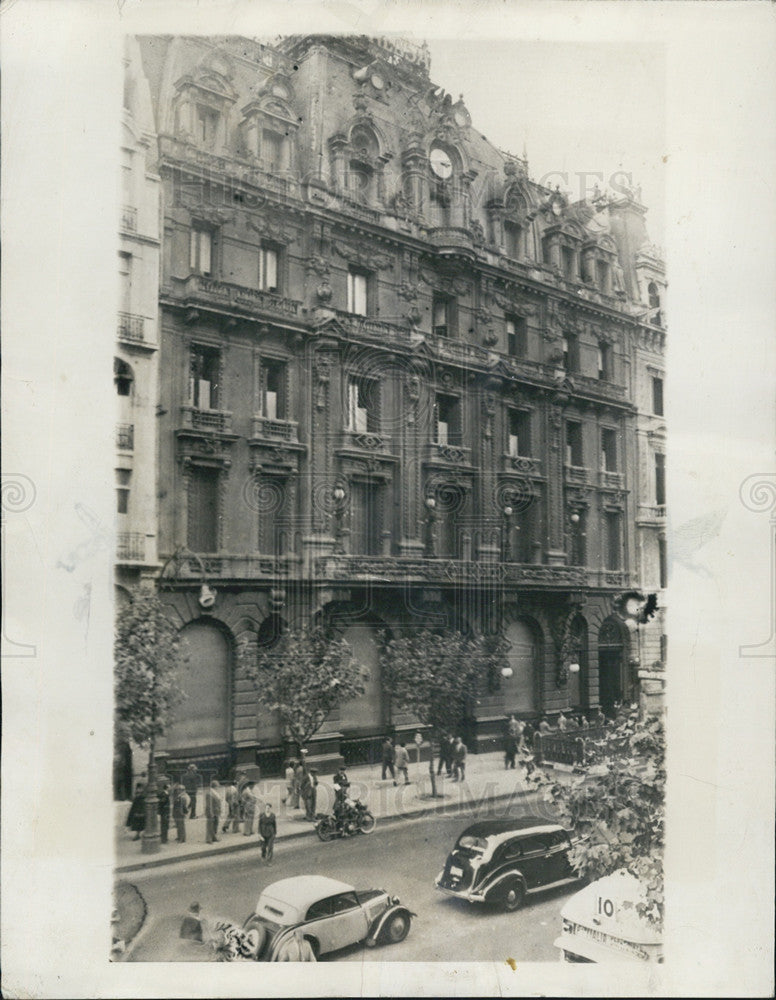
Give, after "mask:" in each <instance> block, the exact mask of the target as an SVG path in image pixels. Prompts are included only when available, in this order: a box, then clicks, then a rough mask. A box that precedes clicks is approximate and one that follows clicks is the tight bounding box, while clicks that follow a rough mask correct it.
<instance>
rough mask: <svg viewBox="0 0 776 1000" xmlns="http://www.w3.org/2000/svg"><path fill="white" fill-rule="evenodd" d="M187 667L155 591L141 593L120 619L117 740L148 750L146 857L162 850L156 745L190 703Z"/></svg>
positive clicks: (116, 659) (119, 614) (116, 646)
mask: <svg viewBox="0 0 776 1000" xmlns="http://www.w3.org/2000/svg"><path fill="white" fill-rule="evenodd" d="M182 664H183V655H182V652H181V644H180V637H179V634H178V630H177V628H176V627H175V624H174V622H173V621H172V620H171V619H170V618H169V616H168V615H167V613H166V612H165V609H164V605H163V604H162V602H161V600H160V599H159V597H158V595H157V594H156V593H155V592H153V591H146V590H138V591H136V592H135V593H134V595H133V596H132V600H131V601H130V602H129V603H128V604H127V605H126V606H124V607H123V608H121V609H120V610H119V611H118V612H117V615H116V632H115V641H114V704H115V733H114V738H115V739H118V740H121V739H127V740H131V741H133V742H134V743H136V744H137V745H138V746H141V747H148V749H149V759H148V783H147V785H146V803H145V823H146V825H145V832H144V834H143V851H144V852H146V853H149V852H154V851H157V850H158V849H159V840H158V836H159V835H158V822H157V820H158V817H157V808H158V800H157V795H156V792H157V789H156V762H155V750H156V739H157V737H159V736H163V735H164V733H165V732H166V731H167V728H168V726H169V725H170V723H171V722H172V719H173V715H174V712H175V708H176V706H177V705H178V704H179V703H180V702H181V701H182V700H183V699H184V698H185V697H186V696H185V693H184V692H183V690H182V689H181V687H180V683H179V674H180V668H181V666H182Z"/></svg>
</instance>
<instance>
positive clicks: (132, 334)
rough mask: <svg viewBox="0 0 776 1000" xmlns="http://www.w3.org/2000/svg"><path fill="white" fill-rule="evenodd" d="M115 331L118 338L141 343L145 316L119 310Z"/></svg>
mask: <svg viewBox="0 0 776 1000" xmlns="http://www.w3.org/2000/svg"><path fill="white" fill-rule="evenodd" d="M117 333H118V337H119V339H120V340H129V341H131V342H133V343H136V344H142V343H143V342H144V341H145V317H144V316H138V315H136V314H135V313H128V312H120V313H119V322H118V330H117Z"/></svg>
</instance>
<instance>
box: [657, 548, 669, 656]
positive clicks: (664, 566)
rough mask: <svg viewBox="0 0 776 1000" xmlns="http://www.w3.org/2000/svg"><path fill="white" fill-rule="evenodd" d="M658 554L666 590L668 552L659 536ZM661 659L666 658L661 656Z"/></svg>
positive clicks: (661, 577) (661, 578) (661, 581)
mask: <svg viewBox="0 0 776 1000" xmlns="http://www.w3.org/2000/svg"><path fill="white" fill-rule="evenodd" d="M657 555H658V560H659V563H660V589H661V590H665V588H666V587H667V586H668V557H667V553H666V540H665V538H659V539H658V542H657ZM661 659H665V657H664V656H661Z"/></svg>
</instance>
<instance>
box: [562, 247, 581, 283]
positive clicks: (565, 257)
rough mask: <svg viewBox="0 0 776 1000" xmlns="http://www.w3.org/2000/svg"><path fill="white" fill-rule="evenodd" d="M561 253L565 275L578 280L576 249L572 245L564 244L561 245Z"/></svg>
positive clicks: (571, 279)
mask: <svg viewBox="0 0 776 1000" xmlns="http://www.w3.org/2000/svg"><path fill="white" fill-rule="evenodd" d="M560 253H561V264H562V270H563V277H564V278H567V279H568V280H569V281H576V280H577V277H578V275H579V271H578V268H577V253H576V250H574V249H573V248H572V247H569V246H564V247H561V251H560Z"/></svg>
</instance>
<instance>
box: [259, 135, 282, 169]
mask: <svg viewBox="0 0 776 1000" xmlns="http://www.w3.org/2000/svg"><path fill="white" fill-rule="evenodd" d="M261 158H262V161H263V163H264V169H265V170H267V171H269V173H276V172H277V171H279V170H282V169H283V136H281V135H280V134H279V133H278V132H272V131H271V130H270V129H264V131H263V132H262V133H261Z"/></svg>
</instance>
